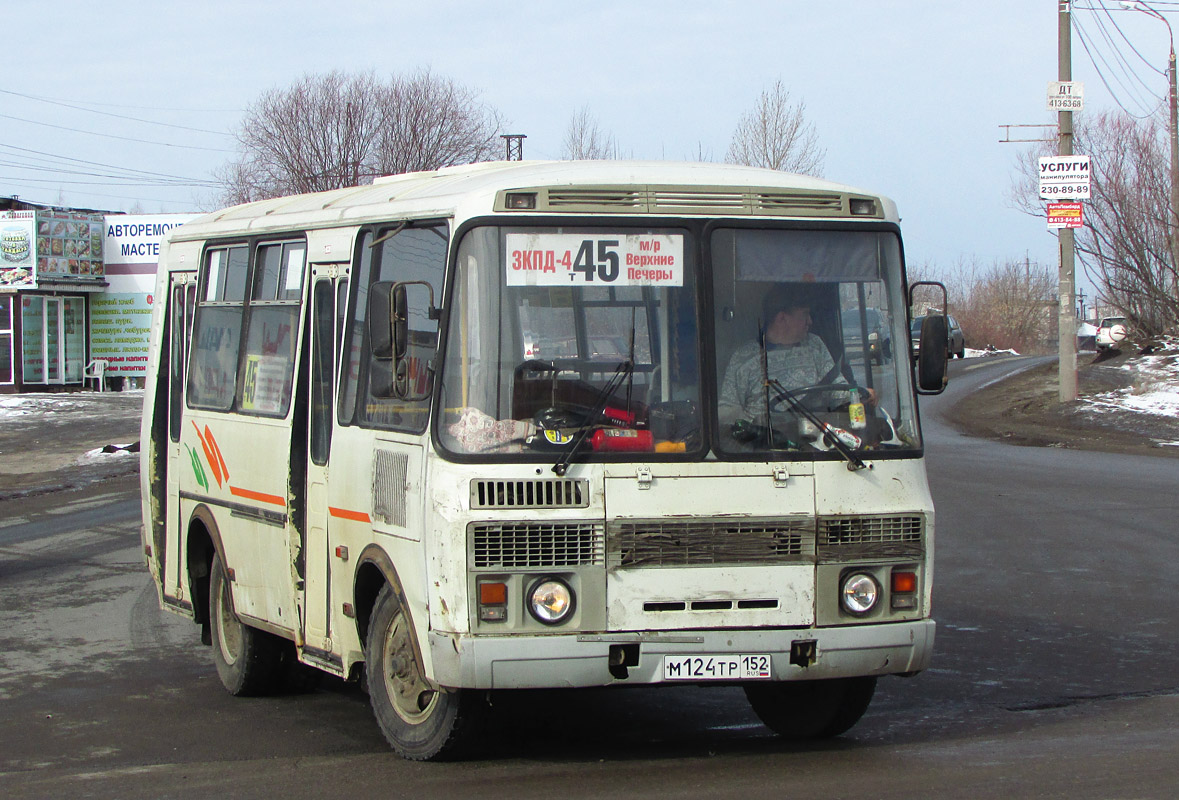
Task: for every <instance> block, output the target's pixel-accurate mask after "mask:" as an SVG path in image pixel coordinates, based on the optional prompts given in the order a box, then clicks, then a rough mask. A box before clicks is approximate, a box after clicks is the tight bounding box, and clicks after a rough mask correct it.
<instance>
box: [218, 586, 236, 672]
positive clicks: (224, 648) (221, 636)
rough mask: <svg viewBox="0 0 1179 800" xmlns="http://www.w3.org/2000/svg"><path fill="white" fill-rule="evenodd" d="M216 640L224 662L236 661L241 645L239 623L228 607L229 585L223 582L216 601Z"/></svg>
mask: <svg viewBox="0 0 1179 800" xmlns="http://www.w3.org/2000/svg"><path fill="white" fill-rule="evenodd" d="M217 640H218V642H219V643H220V647H221V658H222V659H224V661H225V663H226V664H233V663H236V662H237V658H238V654H239V653H241V647H242V631H241V623H239V622H238V621H237V618H236V617H235V616H234V615H233V610H232V609H231V608H230V605H229V587H228V586H227V585H225V584H224V583H223V584H221V596H220V598H219V599H218V603H217Z"/></svg>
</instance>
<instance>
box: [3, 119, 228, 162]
mask: <svg viewBox="0 0 1179 800" xmlns="http://www.w3.org/2000/svg"><path fill="white" fill-rule="evenodd" d="M0 118H3V119H14V120H16V121H17V122H27V123H29V124H31V125H42V126H44V127H46V128H56V129H57V130H62V131H70V132H71V133H82V134H86V135H87V136H101V137H102V138H104V139H118V140H120V141H124V142H136V143H137V144H154V145H158V146H160V147H175V148H178V149H181V150H205V151H208V152H211V153H232V152H233V151H232V150H226V149H224V148H221V147H199V146H197V145H192V144H171V143H169V142H156V141H152V140H150V139H135V138H132V137H130V136H116V135H114V134H112V133H98V132H97V131H87V130H82V129H81V128H70V127H68V126H65V125H53V124H52V123H49V122H38V121H37V120H35V119H26V118H24V117H16V116H13V115H11V114H0Z"/></svg>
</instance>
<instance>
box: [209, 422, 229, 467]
mask: <svg viewBox="0 0 1179 800" xmlns="http://www.w3.org/2000/svg"><path fill="white" fill-rule="evenodd" d="M205 436H206V437H208V439H209V446H210V447H212V448H213V454H214V455H216V456H217V463H218V464H220V465H221V472H222V474H223V475H225V480H229V467H228V466H227V465H226V463H225V457H224V456H223V455H221V448H220V447H219V446H218V444H217V440H216V439H214V438H213V432H212V431H211V430H209V426H208V425H206V426H205Z"/></svg>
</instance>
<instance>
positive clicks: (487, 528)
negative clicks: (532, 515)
mask: <svg viewBox="0 0 1179 800" xmlns="http://www.w3.org/2000/svg"><path fill="white" fill-rule="evenodd" d="M469 536H470V541H471V542H472V545H473V547H474V553H473V558H472V563H473V564H474V566H475V568H476V569H513V568H525V569H536V568H548V567H585V566H601V565H602V564H603V563H604V562H605V556H604V551H605V538H606V537H605V533H604V530H603V526H602V524H601V523H600V522H513V523H504V524H494V523H471V526H470V528H469Z"/></svg>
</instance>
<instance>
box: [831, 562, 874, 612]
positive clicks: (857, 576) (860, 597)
mask: <svg viewBox="0 0 1179 800" xmlns="http://www.w3.org/2000/svg"><path fill="white" fill-rule="evenodd" d="M879 599H880V587H879V586H878V585H877V584H876V579H875V578H873V577H872V576H871V575H868V574H866V573H863V572H853V573H852V574H851V575H848V576H847V577H846V578H844V579H843V587H842V588H841V589H840V592H839V601H840V603H842V604H843V610H844V611H846V612H847V613H849V614H855V615H856V616H857V617H859V616H863V615H864V614H867V613H868V612H869V611H871V610H872V609H873V608H875V607H876V601H877V600H879Z"/></svg>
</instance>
